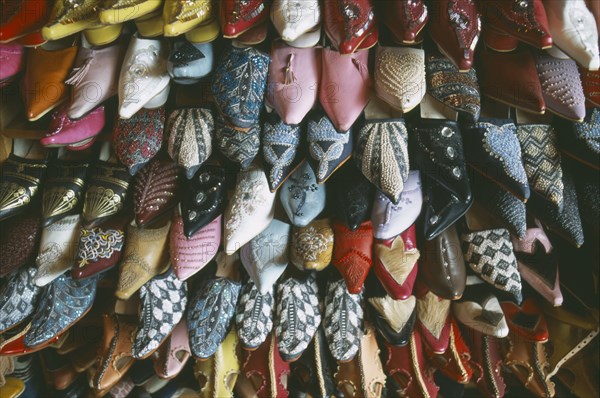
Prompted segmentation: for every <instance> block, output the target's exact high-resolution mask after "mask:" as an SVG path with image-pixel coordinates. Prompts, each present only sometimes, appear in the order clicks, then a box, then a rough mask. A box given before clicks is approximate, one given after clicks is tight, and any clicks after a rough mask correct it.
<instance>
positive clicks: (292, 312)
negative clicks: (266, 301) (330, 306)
mask: <svg viewBox="0 0 600 398" xmlns="http://www.w3.org/2000/svg"><path fill="white" fill-rule="evenodd" d="M318 294H319V290H318V287H317V278H316V275H315V274H314V273H311V274H309V275H308V276H307V277H303V278H302V279H300V278H295V277H293V276H290V277H289V278H288V279H286V280H284V281H283V282H281V283H279V284H278V285H277V296H276V306H275V334H276V335H277V348H278V350H279V353H280V355H281V357H282V358H283V360H284V361H286V362H293V361H295V360H296V359H298V358H299V357H300V355H302V353H303V352H304V351H305V350H306V348H307V347H308V345H309V343H310V341H311V340H312V338H313V336H314V335H315V333H316V331H317V328H318V327H319V325H320V323H321V310H320V307H319V301H318Z"/></svg>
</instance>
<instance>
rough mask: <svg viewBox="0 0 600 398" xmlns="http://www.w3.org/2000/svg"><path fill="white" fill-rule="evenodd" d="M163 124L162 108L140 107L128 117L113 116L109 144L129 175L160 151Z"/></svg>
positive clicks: (135, 172)
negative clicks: (112, 146) (112, 145)
mask: <svg viewBox="0 0 600 398" xmlns="http://www.w3.org/2000/svg"><path fill="white" fill-rule="evenodd" d="M164 126H165V108H164V107H160V108H157V109H140V110H139V111H138V112H137V113H136V114H135V115H133V116H132V117H131V118H130V119H123V118H120V117H118V116H117V118H116V120H115V123H114V128H113V137H112V139H113V144H114V146H115V152H116V154H117V157H118V158H119V161H120V162H121V163H123V164H124V165H125V166H127V169H128V170H129V174H131V175H132V176H133V175H136V174H137V172H138V171H140V170H141V169H142V167H144V165H146V164H147V163H148V162H149V161H150V160H152V159H153V158H154V157H155V156H156V155H157V154H158V151H160V148H161V146H162V143H163V131H164Z"/></svg>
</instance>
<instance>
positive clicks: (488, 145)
mask: <svg viewBox="0 0 600 398" xmlns="http://www.w3.org/2000/svg"><path fill="white" fill-rule="evenodd" d="M463 136H464V143H465V153H466V154H467V155H468V156H467V162H468V163H469V166H470V167H471V168H473V169H474V170H476V171H477V172H478V173H479V174H481V175H483V176H484V177H486V178H488V179H490V180H491V181H493V182H494V183H496V184H498V185H500V186H501V187H502V188H504V189H505V190H507V191H508V192H510V193H512V194H513V195H514V196H516V197H517V198H519V199H521V200H522V201H523V202H527V199H529V196H530V188H529V184H528V181H527V172H526V171H525V168H524V166H523V159H522V152H521V146H520V145H519V139H518V134H517V127H516V126H515V124H514V123H513V122H512V121H511V120H509V119H489V118H482V119H480V120H479V122H477V123H475V124H474V125H472V126H471V127H468V128H466V129H465V133H464V135H463Z"/></svg>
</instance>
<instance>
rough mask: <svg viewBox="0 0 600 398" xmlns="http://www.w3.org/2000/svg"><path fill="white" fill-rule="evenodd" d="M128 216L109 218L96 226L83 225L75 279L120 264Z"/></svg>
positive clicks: (73, 269) (72, 271) (76, 255)
mask: <svg viewBox="0 0 600 398" xmlns="http://www.w3.org/2000/svg"><path fill="white" fill-rule="evenodd" d="M129 222H130V219H128V217H126V216H122V217H116V218H113V219H110V220H107V221H105V222H103V223H101V224H100V225H98V226H96V227H91V228H88V227H85V226H81V228H80V230H79V245H78V247H77V253H76V254H75V264H74V265H73V268H72V269H71V276H72V277H73V279H83V278H88V277H90V276H93V275H96V274H99V273H101V272H103V271H106V270H109V269H111V268H112V267H114V266H115V265H117V264H119V261H120V260H121V255H122V254H123V247H124V245H125V230H126V226H127V224H128V223H129Z"/></svg>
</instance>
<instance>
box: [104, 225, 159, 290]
mask: <svg viewBox="0 0 600 398" xmlns="http://www.w3.org/2000/svg"><path fill="white" fill-rule="evenodd" d="M170 227H171V222H170V220H169V221H168V222H167V223H165V225H163V226H161V227H158V228H154V229H149V228H139V227H138V226H137V224H136V223H135V222H133V221H132V222H131V223H130V224H129V226H128V227H127V241H126V243H125V253H124V254H123V260H122V261H121V263H120V265H119V278H118V280H117V289H116V291H115V296H116V297H117V298H118V299H120V300H128V299H129V298H130V297H131V296H132V295H133V294H134V293H135V292H137V291H138V290H139V289H140V288H141V287H142V286H143V285H144V284H145V283H146V282H148V281H149V280H150V279H152V278H154V277H155V276H156V275H159V274H162V273H163V272H165V271H166V270H167V268H169V265H170V264H169V262H168V253H167V251H168V242H167V238H168V235H169V230H170Z"/></svg>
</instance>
